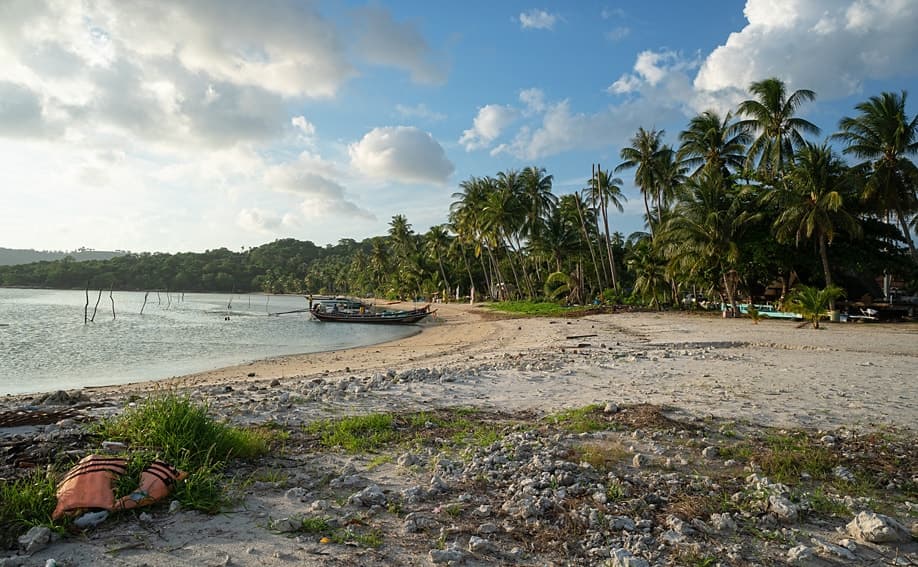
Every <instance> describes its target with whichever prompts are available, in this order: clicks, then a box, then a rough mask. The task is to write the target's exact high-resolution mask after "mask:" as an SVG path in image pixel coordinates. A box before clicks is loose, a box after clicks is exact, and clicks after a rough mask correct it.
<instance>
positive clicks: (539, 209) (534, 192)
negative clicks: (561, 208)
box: [519, 166, 558, 238]
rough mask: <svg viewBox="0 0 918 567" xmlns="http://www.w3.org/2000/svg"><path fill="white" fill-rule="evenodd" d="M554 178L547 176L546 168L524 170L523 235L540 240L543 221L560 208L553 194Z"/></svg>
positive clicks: (522, 183) (521, 184) (533, 167)
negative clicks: (524, 214) (556, 208)
mask: <svg viewBox="0 0 918 567" xmlns="http://www.w3.org/2000/svg"><path fill="white" fill-rule="evenodd" d="M553 180H554V176H552V175H546V174H545V168H541V167H535V166H530V167H527V168H525V169H523V171H522V173H520V176H519V183H520V186H521V187H520V188H521V190H522V191H521V193H522V195H521V196H522V200H523V204H524V206H525V209H526V219H525V222H524V224H523V226H522V234H523V235H524V236H526V237H529V238H538V236H539V230H540V228H541V225H542V221H543V220H544V219H545V217H546V216H547V215H549V214H550V213H551V212H552V211H553V210H554V209H555V207H557V206H558V197H556V196H555V194H554V193H552V192H551V186H552V181H553Z"/></svg>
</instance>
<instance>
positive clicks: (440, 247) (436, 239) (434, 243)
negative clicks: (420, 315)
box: [425, 225, 451, 299]
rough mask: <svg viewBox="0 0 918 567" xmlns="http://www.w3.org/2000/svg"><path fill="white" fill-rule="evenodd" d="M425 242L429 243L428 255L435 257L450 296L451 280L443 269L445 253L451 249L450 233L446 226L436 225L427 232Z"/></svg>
mask: <svg viewBox="0 0 918 567" xmlns="http://www.w3.org/2000/svg"><path fill="white" fill-rule="evenodd" d="M425 241H426V242H427V251H428V253H430V255H431V256H433V257H434V259H435V260H436V261H437V266H438V267H439V268H440V275H441V276H442V277H443V285H445V286H446V291H447V296H448V295H449V291H450V289H451V286H450V285H449V278H447V277H446V269H445V268H444V267H443V251H444V250H446V249H447V248H449V241H450V237H449V232H448V231H447V230H446V227H445V226H444V225H434V226H432V227H430V230H428V231H427V234H426V235H425ZM444 299H445V298H444Z"/></svg>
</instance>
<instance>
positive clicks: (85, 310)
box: [83, 280, 89, 325]
mask: <svg viewBox="0 0 918 567" xmlns="http://www.w3.org/2000/svg"><path fill="white" fill-rule="evenodd" d="M88 322H89V281H88V280H87V281H86V305H84V306H83V324H84V325H85V324H86V323H88Z"/></svg>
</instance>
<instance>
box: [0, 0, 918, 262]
mask: <svg viewBox="0 0 918 567" xmlns="http://www.w3.org/2000/svg"><path fill="white" fill-rule="evenodd" d="M916 29H918V4H916V3H915V2H913V1H911V0H769V1H765V0H748V1H747V2H745V3H744V2H740V1H725V0H710V1H705V2H676V1H671V2H659V1H658V2H654V1H648V2H642V3H634V2H628V3H623V2H541V3H533V2H510V1H505V2H479V1H467V2H421V1H412V2H372V3H362V2H344V1H339V2H321V1H320V2H257V3H256V2H247V1H243V0H232V1H218V0H200V1H196V2H157V3H146V2H133V1H130V0H126V1H118V2H105V1H92V0H85V1H82V2H70V1H64V0H62V1H59V2H51V1H48V2H43V1H38V0H11V1H6V2H3V3H0V192H2V193H0V194H2V203H3V205H2V207H0V246H6V247H24V248H40V249H72V248H76V247H79V246H86V247H91V248H97V249H127V250H133V251H169V252H174V251H201V250H205V249H210V248H217V247H221V246H226V247H228V248H230V249H239V248H240V247H243V246H245V247H249V246H255V245H259V244H262V243H265V242H270V241H272V240H274V239H276V238H285V237H293V238H298V239H302V240H312V241H313V242H315V243H317V244H320V245H324V244H328V243H334V242H337V241H338V240H339V239H341V238H355V239H362V238H366V237H368V236H374V235H379V234H383V233H385V231H386V229H387V225H388V222H389V220H390V219H391V217H392V215H395V214H404V215H406V216H407V218H408V220H409V222H410V223H411V224H412V225H413V226H414V228H415V230H417V231H419V232H421V231H424V230H426V229H427V228H429V227H430V226H431V225H433V224H439V223H442V222H445V221H446V215H447V211H448V208H449V204H450V202H451V201H452V199H451V194H452V193H453V192H455V191H456V190H457V186H458V184H459V183H460V182H461V181H463V180H465V179H468V178H469V177H470V176H484V175H494V174H496V173H497V172H499V171H503V170H508V169H521V168H523V167H525V166H528V165H536V166H539V167H544V168H545V169H546V170H547V171H548V173H550V174H552V175H554V179H555V192H556V193H558V194H563V193H569V192H572V191H575V190H578V189H580V188H582V187H583V186H584V184H585V181H586V179H587V178H588V177H589V175H590V169H591V165H592V164H593V163H597V162H599V163H601V164H602V166H603V167H604V168H606V169H610V168H613V167H614V166H615V165H617V164H618V163H619V159H618V154H619V151H620V149H621V147H622V146H623V145H625V144H627V142H628V138H629V137H630V136H631V135H632V134H633V133H634V131H635V130H636V129H637V128H638V127H639V126H644V127H646V128H650V127H655V128H658V129H665V130H666V132H667V138H666V140H667V141H668V142H669V143H671V144H676V143H677V136H678V133H679V131H680V130H681V129H682V128H683V127H684V126H685V124H686V123H687V121H688V119H689V118H690V117H691V116H693V115H694V114H696V113H698V112H701V111H703V110H706V109H709V108H714V109H718V110H721V111H723V110H727V109H730V108H732V107H733V106H734V105H735V104H736V102H738V101H740V100H743V99H745V98H747V95H746V93H745V88H746V87H747V86H748V84H749V83H750V82H752V81H755V80H760V79H763V78H766V77H770V76H777V77H780V78H781V79H783V80H785V81H786V82H787V83H788V85H789V87H790V88H792V89H796V88H810V89H813V90H815V91H816V93H817V95H818V98H817V101H816V102H815V103H813V104H809V105H807V106H806V107H805V108H803V109H802V113H803V114H804V115H805V116H807V117H808V118H810V119H811V120H812V121H813V122H815V123H816V124H817V125H819V126H820V127H822V129H823V134H824V135H827V134H830V133H832V132H833V131H834V130H835V127H836V125H837V122H838V119H839V118H840V117H841V116H843V115H845V114H848V115H850V114H853V106H854V104H856V103H857V102H859V101H862V100H864V99H866V98H867V97H869V96H871V95H874V94H878V93H879V92H881V91H883V90H896V91H898V90H902V89H905V90H908V91H911V92H912V93H914V94H913V95H912V98H911V99H910V100H909V111H910V112H911V113H912V114H914V113H915V112H916V109H918V107H916V100H918V99H916V98H915V97H918V92H916V91H918V89H916V88H915V86H916V77H918V60H916V58H915V57H914V54H915V53H918V35H916V34H915V33H914V30H916ZM622 177H623V178H624V179H625V181H626V184H625V189H626V191H625V192H626V195H627V196H628V197H629V199H630V200H629V202H628V204H627V205H626V210H625V213H623V214H614V215H613V216H612V219H611V221H612V224H613V228H614V229H615V230H620V231H621V232H624V233H626V234H627V233H629V232H632V231H634V230H638V229H640V228H641V223H642V221H641V215H640V212H641V205H640V204H639V197H638V194H637V192H636V190H635V189H634V187H633V184H632V183H631V176H630V174H629V173H628V172H626V173H624V174H623V175H622Z"/></svg>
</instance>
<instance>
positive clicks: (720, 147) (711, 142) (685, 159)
mask: <svg viewBox="0 0 918 567" xmlns="http://www.w3.org/2000/svg"><path fill="white" fill-rule="evenodd" d="M732 119H733V115H732V114H731V113H729V112H728V113H727V114H726V116H724V117H723V118H721V117H720V115H719V114H717V112H715V111H713V110H707V111H705V112H702V113H701V114H699V115H697V116H695V117H694V118H692V119H691V121H689V126H688V129H687V130H683V131H682V133H681V134H679V142H680V145H679V151H678V153H677V154H676V159H677V160H678V161H680V162H681V163H682V164H683V165H684V166H685V167H686V168H694V171H692V173H691V174H690V175H691V177H696V176H698V175H700V174H701V173H702V172H703V171H705V170H707V171H712V170H717V171H720V172H721V174H722V175H723V176H724V177H729V176H730V174H731V173H734V172H737V171H740V170H741V169H742V168H743V163H744V162H745V159H746V156H745V151H746V144H748V143H749V140H750V136H749V134H748V133H747V132H745V131H743V129H742V128H739V127H738V126H737V124H731V120H732Z"/></svg>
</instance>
